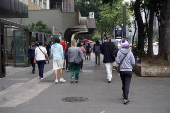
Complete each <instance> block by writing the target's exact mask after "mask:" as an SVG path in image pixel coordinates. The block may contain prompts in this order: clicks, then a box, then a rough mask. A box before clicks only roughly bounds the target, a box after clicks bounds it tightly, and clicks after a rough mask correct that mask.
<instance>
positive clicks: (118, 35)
mask: <svg viewBox="0 0 170 113" xmlns="http://www.w3.org/2000/svg"><path fill="white" fill-rule="evenodd" d="M121 38H122V28H121V27H120V26H116V28H115V39H121Z"/></svg>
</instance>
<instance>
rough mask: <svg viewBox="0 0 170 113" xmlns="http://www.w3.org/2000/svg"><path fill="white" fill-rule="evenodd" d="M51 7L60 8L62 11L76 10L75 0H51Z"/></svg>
mask: <svg viewBox="0 0 170 113" xmlns="http://www.w3.org/2000/svg"><path fill="white" fill-rule="evenodd" d="M50 9H59V10H60V11H61V12H75V9H74V0H50Z"/></svg>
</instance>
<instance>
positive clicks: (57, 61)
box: [51, 38, 66, 84]
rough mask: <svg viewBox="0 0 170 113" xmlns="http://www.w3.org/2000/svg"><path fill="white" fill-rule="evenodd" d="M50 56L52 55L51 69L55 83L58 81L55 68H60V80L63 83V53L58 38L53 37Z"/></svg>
mask: <svg viewBox="0 0 170 113" xmlns="http://www.w3.org/2000/svg"><path fill="white" fill-rule="evenodd" d="M51 56H52V57H53V70H54V74H55V77H56V80H55V81H54V83H55V84H57V83H58V79H57V70H60V82H62V83H64V82H66V80H64V79H63V62H64V54H63V47H62V45H60V39H59V38H55V43H54V44H53V45H52V46H51Z"/></svg>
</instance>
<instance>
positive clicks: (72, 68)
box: [70, 62, 81, 80]
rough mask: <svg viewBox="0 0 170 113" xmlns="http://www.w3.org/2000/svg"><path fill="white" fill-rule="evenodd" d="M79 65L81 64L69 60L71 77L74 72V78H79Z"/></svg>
mask: <svg viewBox="0 0 170 113" xmlns="http://www.w3.org/2000/svg"><path fill="white" fill-rule="evenodd" d="M80 66H81V64H76V63H74V62H70V74H71V78H73V77H74V74H75V80H78V79H79V73H80Z"/></svg>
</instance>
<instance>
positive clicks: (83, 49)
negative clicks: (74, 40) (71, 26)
mask: <svg viewBox="0 0 170 113" xmlns="http://www.w3.org/2000/svg"><path fill="white" fill-rule="evenodd" d="M77 47H80V49H81V50H82V52H83V55H84V57H85V54H86V50H85V48H84V47H83V46H82V45H81V43H80V42H79V43H78V44H77ZM82 69H83V60H82V61H81V69H80V71H82Z"/></svg>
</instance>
